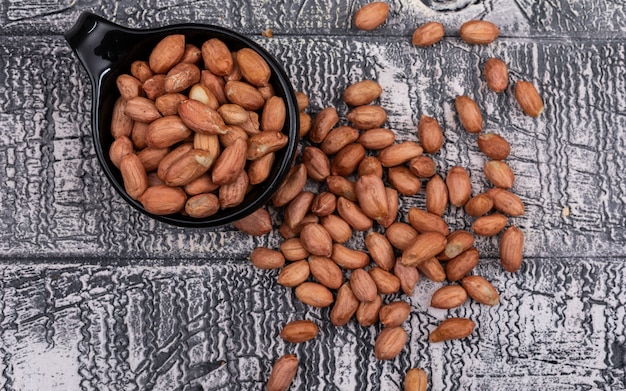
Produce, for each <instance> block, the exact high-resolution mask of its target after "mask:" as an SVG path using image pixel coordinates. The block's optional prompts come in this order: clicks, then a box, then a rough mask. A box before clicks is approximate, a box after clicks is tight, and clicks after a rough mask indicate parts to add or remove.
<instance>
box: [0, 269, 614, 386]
mask: <svg viewBox="0 0 626 391" xmlns="http://www.w3.org/2000/svg"><path fill="white" fill-rule="evenodd" d="M479 272H480V273H481V274H482V275H483V276H485V277H486V278H487V279H489V280H490V281H491V282H492V283H493V284H494V286H495V287H496V289H498V290H499V291H500V292H501V300H502V304H501V305H500V306H497V307H487V306H483V305H479V304H477V303H470V302H468V303H466V304H465V305H463V306H462V307H460V308H458V309H455V310H451V311H445V310H438V309H433V308H431V307H429V300H430V296H431V295H432V293H433V292H434V291H435V290H436V289H437V288H438V287H439V286H440V284H436V283H432V282H429V281H427V280H422V281H420V282H419V283H418V285H417V289H416V291H415V293H414V294H413V296H412V297H410V298H406V297H404V298H401V299H402V300H408V301H409V303H410V304H411V307H412V313H411V316H410V319H409V321H408V322H407V323H406V324H405V328H406V329H407V331H409V333H410V336H411V337H410V343H409V345H408V347H407V348H405V350H404V352H403V353H402V355H401V356H400V357H399V358H398V359H397V360H394V361H390V362H384V363H380V362H376V361H375V360H374V359H373V357H374V355H373V341H374V339H375V336H376V334H377V332H378V329H377V328H376V327H373V326H372V327H368V328H362V327H360V326H358V325H355V323H354V322H351V323H350V324H348V326H345V327H341V328H335V327H334V326H330V322H329V319H328V316H329V311H328V309H323V310H319V309H311V308H310V307H307V306H304V305H302V304H301V303H299V302H297V300H295V297H294V296H293V294H292V293H291V292H290V290H288V289H287V288H284V287H281V286H279V285H277V284H276V282H275V277H276V272H271V271H270V272H259V271H258V270H256V269H254V268H253V267H252V265H251V264H250V263H249V262H248V261H247V260H234V261H230V262H223V263H221V264H219V265H211V266H200V267H158V268H153V267H148V268H145V267H126V268H123V269H119V268H112V267H99V266H95V267H91V266H88V267H87V266H82V267H80V268H76V267H72V266H53V265H46V266H32V267H23V266H22V267H18V266H6V265H5V266H3V268H2V275H3V278H2V281H3V283H2V287H1V290H0V295H1V296H0V297H2V302H3V303H4V308H3V309H2V312H1V314H2V317H1V318H0V325H1V326H2V334H1V335H0V337H1V338H2V341H3V342H4V344H3V351H2V354H3V357H4V361H3V368H2V369H3V370H2V372H1V376H0V386H2V387H3V389H16V390H19V389H50V390H52V389H79V388H82V389H98V390H108V389H111V390H113V389H120V388H122V389H141V390H145V389H154V390H174V389H176V390H186V389H191V387H192V386H194V385H202V386H203V387H204V389H205V390H217V389H229V390H232V389H250V390H251V389H254V390H257V389H259V390H260V389H262V388H263V384H264V381H265V379H266V377H267V375H268V374H269V370H270V368H271V364H272V362H273V360H274V359H275V358H276V357H278V356H280V355H281V354H283V353H284V352H290V353H294V354H296V355H298V357H299V358H300V363H301V364H300V367H299V371H298V374H297V377H296V380H295V382H294V388H293V389H309V390H310V389H325V390H347V389H355V390H356V389H358V390H394V389H398V388H399V385H400V384H402V379H403V375H404V373H405V372H406V370H408V369H409V368H410V367H413V366H419V367H423V368H426V369H427V372H428V373H429V377H430V379H431V384H432V386H433V389H460V390H475V389H485V388H487V389H507V388H509V387H511V386H512V385H513V384H517V385H518V386H520V387H522V389H546V390H564V389H565V390H568V389H572V390H573V389H580V387H588V388H590V389H596V388H600V389H609V388H610V389H623V388H624V375H625V374H624V369H623V367H622V366H621V364H620V363H621V361H622V360H623V346H622V342H621V341H620V339H619V338H620V337H619V336H620V335H621V334H622V332H623V331H624V324H625V323H624V322H625V320H626V319H625V318H624V311H622V310H621V308H622V307H623V305H624V299H623V298H624V289H623V284H624V282H625V281H624V279H625V278H626V275H625V273H624V271H623V267H622V262H621V260H620V259H606V260H603V261H596V260H584V261H568V260H553V259H543V258H540V259H534V260H531V261H528V262H526V263H525V265H524V267H523V268H522V270H521V272H520V273H517V274H514V275H509V274H505V273H503V272H502V270H501V268H500V266H499V265H498V264H497V262H496V261H494V260H491V259H483V260H481V264H480V265H479ZM566 272H567V273H566ZM608 298H610V299H608ZM394 299H396V297H394V296H389V297H388V298H387V299H386V300H387V301H392V300H394ZM448 316H466V317H470V318H472V319H473V320H475V322H476V324H477V327H476V331H475V332H474V333H473V334H472V336H470V337H469V338H468V339H465V340H462V341H454V342H444V343H437V344H428V343H425V341H426V337H427V335H428V333H429V332H430V331H431V330H432V329H434V327H435V326H436V324H437V323H438V322H439V321H441V320H443V319H445V318H446V317H448ZM300 318H306V319H310V320H312V321H314V322H316V323H318V324H319V325H320V326H321V327H320V335H319V336H318V338H316V339H314V340H312V341H309V342H307V343H305V344H300V345H292V344H289V343H286V342H284V341H282V340H281V339H280V338H279V337H278V333H279V331H280V330H281V328H282V326H283V325H284V324H286V323H287V322H289V321H291V320H295V319H300ZM260 331H264V332H260ZM18 341H29V345H27V346H25V345H23V344H20V343H19V342H18ZM33 351H36V352H38V355H37V356H33V355H32V352H33ZM52 358H56V360H52ZM55 362H56V364H55ZM66 366H67V367H66ZM70 368H71V369H73V370H72V371H70V370H69V369H70ZM57 374H61V375H62V377H61V378H57V380H56V381H57V382H58V383H56V385H55V384H54V383H50V379H51V377H52V376H54V375H57ZM235 385H236V386H235Z"/></svg>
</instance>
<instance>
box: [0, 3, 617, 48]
mask: <svg viewBox="0 0 626 391" xmlns="http://www.w3.org/2000/svg"><path fill="white" fill-rule="evenodd" d="M367 3H369V1H361V0H360V1H348V0H333V1H324V0H298V1H262V0H254V1H242V0H235V1H217V0H201V1H185V0H171V1H161V0H141V1H112V2H106V3H102V2H97V1H93V0H77V1H73V2H70V1H58V2H54V1H44V2H42V1H34V0H4V1H3V9H2V12H1V14H0V31H2V32H3V34H5V35H14V34H15V35H31V34H54V35H57V34H62V33H63V32H65V31H67V30H68V29H69V28H71V27H72V25H73V24H74V22H75V21H76V20H77V19H78V17H79V16H80V13H81V12H82V11H91V12H95V13H97V14H99V15H102V16H104V17H106V18H108V19H110V20H112V21H114V22H116V23H119V24H122V25H125V26H130V27H137V28H148V27H156V26H162V25H165V24H172V23H188V22H193V23H209V24H217V25H220V26H224V27H230V28H233V29H235V30H238V31H241V32H244V33H247V34H253V35H258V34H260V33H261V32H262V31H263V30H265V29H268V28H271V29H272V30H273V31H274V32H275V33H277V34H289V35H297V36H300V35H302V34H313V35H327V34H349V35H351V36H354V35H357V36H371V35H386V36H403V37H405V38H406V39H408V38H409V37H410V36H411V34H412V33H413V30H415V28H416V27H417V26H419V25H421V24H423V23H425V22H428V21H432V20H436V21H439V22H441V23H443V24H444V25H445V26H446V34H447V35H449V36H458V30H459V28H460V26H461V25H462V24H463V22H465V21H467V20H471V19H485V20H489V21H492V22H495V23H497V24H498V25H499V26H500V30H501V34H502V36H505V37H524V38H526V37H537V38H540V37H580V38H594V39H597V38H609V39H611V38H623V37H624V36H625V35H626V22H625V20H626V6H625V5H624V4H623V3H621V2H615V1H597V0H594V1H584V2H580V1H578V2H571V1H565V0H557V1H539V2H537V1H532V0H479V1H470V0H395V1H389V2H388V3H389V4H390V12H389V17H388V19H387V22H386V23H385V25H383V26H382V27H380V28H379V29H377V30H376V31H375V32H373V33H372V32H359V31H357V30H356V29H354V27H353V24H352V19H353V15H354V12H355V11H356V10H357V9H358V8H359V7H360V6H362V5H364V4H367Z"/></svg>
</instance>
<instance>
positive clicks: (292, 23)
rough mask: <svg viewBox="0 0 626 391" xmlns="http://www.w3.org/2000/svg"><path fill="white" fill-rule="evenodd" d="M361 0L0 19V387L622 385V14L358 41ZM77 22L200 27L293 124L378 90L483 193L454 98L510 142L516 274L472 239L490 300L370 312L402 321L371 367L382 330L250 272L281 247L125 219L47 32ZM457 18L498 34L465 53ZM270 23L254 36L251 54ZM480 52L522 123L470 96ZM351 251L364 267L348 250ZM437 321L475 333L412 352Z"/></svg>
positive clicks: (391, 28)
mask: <svg viewBox="0 0 626 391" xmlns="http://www.w3.org/2000/svg"><path fill="white" fill-rule="evenodd" d="M365 3H366V2H364V1H356V2H354V1H334V2H330V3H329V2H324V1H319V0H307V1H297V2H288V1H286V2H285V1H283V2H267V1H259V0H256V1H250V2H246V1H240V0H237V1H233V2H217V1H214V0H203V1H180V0H171V1H170V0H168V1H165V0H157V1H155V0H142V1H139V2H129V1H122V2H119V1H117V2H96V1H91V0H78V1H75V2H70V1H58V2H52V1H43V2H42V1H39V2H34V1H32V0H5V1H3V2H2V3H0V36H2V38H3V39H2V40H0V178H2V180H0V254H1V255H0V389H6V390H30V389H45V390H68V389H70V390H74V389H81V390H109V389H110V390H119V389H124V390H146V389H153V390H184V391H187V390H197V389H198V388H197V387H198V386H201V387H202V388H203V389H204V390H224V389H228V390H231V389H237V390H239V389H241V390H261V389H264V383H265V380H266V379H267V376H268V375H269V372H270V369H271V365H272V363H273V361H274V360H275V359H276V358H277V357H279V356H280V355H282V354H285V353H295V354H297V355H298V356H299V357H300V362H301V364H300V368H299V371H298V374H297V376H296V379H295V381H294V386H293V387H292V389H298V390H322V389H323V390H353V389H354V390H385V391H386V390H399V389H402V380H403V377H404V373H405V372H406V370H407V369H408V368H410V367H414V366H418V367H422V368H424V369H425V370H426V371H427V372H428V375H429V378H430V381H431V385H432V388H433V389H446V390H453V389H454V390H478V389H489V390H499V389H524V390H533V389H541V390H575V389H576V390H577V389H611V390H621V389H626V383H625V380H624V379H626V374H625V373H624V365H623V357H624V338H623V335H624V332H625V326H626V320H625V314H624V310H623V308H624V304H625V302H626V293H625V292H624V288H623V286H624V284H625V280H626V268H625V267H624V260H625V258H624V253H625V250H626V228H625V227H626V180H625V178H626V177H625V176H624V173H623V171H624V167H626V154H625V153H624V150H625V147H626V133H625V132H624V131H623V129H624V128H625V127H626V122H625V121H624V115H623V114H624V113H625V112H626V107H625V106H626V96H625V94H626V87H625V81H624V77H623V76H624V72H625V69H626V59H625V54H624V53H625V48H624V43H623V42H622V41H623V39H622V38H624V36H625V32H626V25H625V20H626V18H624V13H625V5H624V4H621V3H620V2H600V1H591V0H590V1H581V2H567V1H561V0H556V1H551V2H533V1H528V0H485V1H467V0H453V1H443V0H421V1H404V0H398V1H394V2H390V4H391V9H392V10H391V13H390V17H389V19H388V21H387V23H386V24H385V25H384V26H382V27H381V28H380V29H378V30H377V31H375V32H371V33H368V32H359V31H356V30H355V29H353V27H352V25H351V16H352V14H353V13H354V11H355V10H356V9H357V8H358V7H359V6H360V5H362V4H365ZM83 11H93V12H96V13H98V14H100V15H103V16H105V17H107V18H109V19H111V20H112V21H114V22H117V23H120V24H122V25H126V26H131V27H137V28H147V27H156V26H161V25H165V24H170V23H183V22H202V23H212V24H218V25H222V26H226V27H231V28H233V29H236V30H238V31H241V32H244V33H246V34H248V35H250V36H251V37H253V38H254V39H256V40H257V41H258V42H259V43H260V44H261V45H263V46H264V47H266V48H267V49H268V50H269V51H270V52H271V53H273V54H274V55H275V56H276V57H277V58H278V59H279V61H281V62H282V63H283V64H284V65H285V68H286V70H287V73H288V74H289V75H290V78H291V80H292V82H293V84H294V86H295V87H296V89H298V90H302V91H305V92H307V93H308V94H309V95H310V97H311V107H310V109H309V112H310V113H311V114H314V113H316V112H317V111H319V110H320V109H321V108H323V107H325V106H326V105H333V106H335V107H337V109H338V110H339V112H340V115H341V116H342V122H344V121H345V119H344V118H345V114H346V113H347V107H346V106H345V105H344V104H343V103H342V102H341V94H342V92H343V89H344V88H345V86H346V85H348V84H349V83H352V82H355V81H358V80H361V79H363V78H375V79H377V80H378V81H379V82H380V83H381V84H382V86H383V88H384V93H383V96H382V98H381V100H380V103H381V104H382V105H383V106H384V107H385V108H386V109H387V110H388V114H389V122H388V125H389V127H391V128H392V129H394V130H395V131H396V132H397V136H398V138H399V139H402V140H415V139H416V138H415V125H416V123H417V120H418V119H419V117H420V116H421V114H429V115H432V116H435V117H436V118H438V119H439V121H440V122H441V123H442V125H443V127H444V131H445V136H446V140H447V141H446V145H445V149H444V150H443V151H442V152H440V153H439V154H438V155H437V156H436V157H435V159H436V160H437V162H438V164H439V166H440V167H441V169H442V171H445V170H447V169H448V168H449V167H451V166H453V165H455V164H461V165H464V166H467V167H469V169H470V172H471V175H472V186H473V191H474V192H479V191H482V190H483V189H484V188H485V187H486V186H487V185H488V183H487V182H486V179H485V178H484V177H483V175H482V174H481V167H482V165H483V163H484V157H483V156H482V155H481V154H480V152H479V151H478V149H477V147H476V143H475V137H473V136H470V135H468V134H466V133H465V132H464V131H463V130H462V129H461V128H460V125H459V123H458V119H457V117H456V114H455V110H454V105H453V99H454V97H455V96H457V95H458V94H469V95H471V96H473V97H474V98H475V99H476V100H477V101H478V102H479V104H480V106H481V109H482V110H483V113H484V115H485V118H486V120H487V121H486V129H487V130H489V131H494V132H498V133H500V134H502V135H504V136H505V137H506V138H507V139H508V140H509V141H510V142H511V144H512V147H513V149H512V154H511V157H510V158H509V160H508V161H509V162H510V164H511V166H512V167H513V168H514V169H515V172H516V174H517V182H516V185H515V188H514V191H515V192H516V193H517V194H519V195H520V196H521V197H522V199H523V200H524V202H525V204H526V206H527V213H526V215H525V216H523V217H521V218H516V219H513V221H514V222H515V223H516V224H518V225H520V226H521V227H522V228H523V230H524V232H525V233H526V235H527V244H526V247H525V261H524V264H523V266H522V269H521V270H520V272H519V273H516V274H510V273H506V272H504V271H503V270H502V268H501V267H500V265H499V263H498V261H497V259H495V257H496V256H497V240H496V239H481V240H479V241H478V243H477V246H478V247H479V248H480V249H481V254H482V259H481V263H480V265H479V267H478V269H477V270H476V273H479V274H481V275H483V276H485V277H486V278H487V279H488V280H490V281H492V282H493V284H494V286H495V287H496V288H497V289H498V291H499V292H500V294H501V304H500V305H499V306H497V307H494V308H487V307H485V306H482V305H478V304H476V303H473V302H467V303H465V304H464V305H463V306H462V307H461V308H458V309H455V310H450V311H442V310H434V309H432V308H430V307H429V305H428V304H429V300H430V296H431V295H432V293H433V292H434V291H435V290H436V289H437V288H438V287H439V286H440V284H435V283H432V282H429V281H427V280H425V279H422V280H421V281H420V282H419V283H418V286H417V288H416V292H415V294H414V295H413V296H412V297H411V298H407V297H405V296H403V295H397V296H389V297H387V298H386V300H387V301H391V300H395V299H400V300H408V301H409V302H410V304H411V306H412V313H411V317H410V320H409V321H408V322H407V323H405V325H404V326H405V328H406V329H407V331H408V332H409V335H410V337H409V343H408V345H407V347H406V348H405V350H404V351H403V353H402V354H401V355H400V356H399V357H398V358H397V359H396V360H394V361H391V362H385V363H380V362H377V361H376V360H375V359H374V355H373V343H374V340H375V337H376V335H377V333H378V331H379V329H378V327H369V328H362V327H360V326H357V325H356V324H355V323H354V322H352V323H351V324H349V325H348V326H347V327H342V328H335V327H333V326H331V325H330V322H329V320H328V316H329V310H328V309H325V310H315V309H311V308H310V307H307V306H304V305H302V304H301V303H299V302H298V301H297V300H296V299H295V297H294V295H293V292H292V291H291V290H288V289H286V288H283V287H281V286H280V285H278V284H277V283H276V282H275V278H276V275H277V272H276V271H259V270H257V269H254V268H253V267H252V266H251V265H250V264H249V261H248V260H247V256H248V254H249V253H250V251H251V250H252V249H253V248H255V247H257V246H261V245H263V246H270V247H275V246H277V245H278V244H279V243H280V236H279V235H278V233H277V232H273V233H271V234H270V235H267V236H265V237H261V238H249V237H248V236H246V235H244V234H241V233H239V232H237V231H235V230H233V229H232V228H231V227H223V228H220V229H217V230H213V231H210V230H186V229H179V228H172V227H168V226H165V225H163V224H161V223H156V222H154V221H151V220H150V219H147V218H144V217H143V216H141V215H140V214H138V213H137V212H134V210H132V209H131V208H130V207H128V206H127V205H125V204H124V202H123V201H122V199H121V198H120V197H119V196H117V194H116V193H115V192H114V190H113V189H112V188H111V186H110V185H109V184H108V183H107V181H106V179H105V177H104V175H103V173H102V171H101V169H100V167H99V164H98V162H97V160H96V157H95V154H94V149H93V145H92V143H93V140H92V138H91V134H90V129H89V128H90V119H91V116H90V105H91V98H90V96H91V87H90V85H89V82H88V79H87V75H86V73H85V72H84V71H83V70H82V68H81V67H80V65H79V63H78V61H77V59H76V58H75V56H74V55H73V54H72V53H71V50H70V49H69V48H68V47H67V45H66V43H65V41H64V39H63V38H62V36H61V34H62V33H63V32H65V31H67V30H68V29H69V28H70V27H71V26H72V25H73V24H74V23H75V21H76V20H77V19H78V17H79V15H80V14H81V12H83ZM473 18H483V19H486V20H491V21H494V22H496V23H497V24H498V25H499V26H500V28H501V38H500V39H499V40H498V41H497V42H496V43H494V44H492V45H489V46H487V47H469V46H467V45H465V44H463V43H462V42H461V41H460V40H459V39H458V38H457V31H458V28H459V26H460V25H461V23H462V22H464V21H465V20H468V19H473ZM428 20H439V21H441V22H443V23H444V25H445V26H446V38H445V39H444V41H443V42H442V43H441V44H439V45H437V46H435V47H433V48H429V49H417V48H414V47H412V46H411V45H410V35H411V33H412V31H413V28H414V27H415V26H417V25H419V24H421V23H423V22H425V21H428ZM267 28H271V29H273V31H274V33H275V36H274V38H273V39H266V38H262V37H260V32H261V31H263V30H265V29H267ZM490 56H497V57H501V58H503V59H504V60H505V61H506V62H507V63H508V64H509V65H510V69H511V75H512V80H518V79H528V80H530V81H533V82H534V83H535V84H536V85H537V86H538V88H539V91H540V93H541V94H542V96H543V97H544V100H545V103H546V111H545V113H544V114H543V115H542V116H541V117H539V118H538V119H536V120H535V119H530V118H528V117H525V116H524V115H522V114H521V111H520V110H519V108H518V107H517V105H516V102H515V101H514V99H513V93H512V88H511V87H510V88H509V89H508V90H507V91H506V92H505V93H503V94H501V95H496V94H494V93H492V92H490V91H489V90H487V89H486V88H485V86H484V83H483V82H482V80H481V74H480V70H481V69H482V64H483V63H484V61H485V59H486V58H488V57H490ZM309 188H310V189H315V186H314V185H312V184H309ZM423 205H424V199H423V193H422V194H419V195H418V196H417V197H414V198H411V199H408V198H407V199H403V200H402V201H401V209H402V211H403V212H406V211H407V210H408V209H409V208H410V207H412V206H419V207H421V206H423ZM568 210H569V213H566V211H568ZM272 213H273V216H274V217H276V218H277V217H278V216H279V212H278V211H273V210H272ZM276 222H277V223H278V220H276ZM447 222H448V223H449V224H450V225H451V227H454V228H467V227H469V225H470V224H471V219H468V218H467V217H466V216H465V215H464V214H463V213H462V212H458V211H454V212H453V213H450V214H449V215H448V217H447ZM349 245H350V246H352V247H355V248H362V247H363V234H357V235H355V236H354V238H353V239H352V240H351V241H350V242H349ZM449 316H466V317H469V318H471V319H473V320H474V321H475V322H476V323H477V329H476V331H475V333H474V334H473V335H472V336H471V337H469V338H468V339H465V340H462V341H456V342H446V343H440V344H429V343H428V342H427V335H428V333H429V332H430V331H431V330H432V329H434V327H435V326H436V324H437V323H438V322H439V321H441V320H443V319H445V318H446V317H449ZM298 318H307V319H311V320H314V321H315V322H316V323H318V324H319V325H320V335H319V336H318V338H316V339H314V340H312V341H310V342H307V343H306V344H302V345H290V344H287V343H285V342H283V341H282V340H281V339H280V338H279V336H278V334H279V332H280V330H281V328H282V326H283V325H284V324H285V323H286V322H288V321H290V320H294V319H298Z"/></svg>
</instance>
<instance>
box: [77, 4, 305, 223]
mask: <svg viewBox="0 0 626 391" xmlns="http://www.w3.org/2000/svg"><path fill="white" fill-rule="evenodd" d="M65 37H66V39H67V41H68V42H69V44H70V46H71V47H72V48H73V49H74V51H75V53H76V54H77V55H78V57H79V59H80V61H81V63H82V64H83V66H84V67H85V69H86V70H87V73H88V74H89V77H90V79H91V82H92V86H93V98H92V121H91V122H92V132H93V138H94V146H95V150H96V155H97V157H98V160H99V162H100V164H101V166H102V168H103V170H104V173H105V175H106V177H107V178H108V179H109V181H110V182H111V184H112V185H113V187H114V188H115V189H116V190H117V192H118V193H119V194H120V196H121V197H122V198H123V199H124V200H125V201H126V202H128V203H129V204H130V205H131V206H133V207H134V208H135V209H137V210H139V211H140V212H141V213H143V214H145V215H147V216H149V217H151V218H154V219H156V220H159V221H162V222H165V223H168V224H171V225H175V226H182V227H217V226H221V225H225V224H229V223H232V222H235V221H237V220H240V219H242V218H244V217H246V216H248V215H250V214H251V213H253V212H255V211H256V210H258V209H259V208H261V207H262V206H263V205H265V204H266V203H267V202H268V201H269V200H270V199H271V197H272V196H273V195H274V193H275V192H276V191H277V190H278V188H279V187H280V185H281V183H282V182H283V180H284V179H285V177H286V176H287V174H288V172H289V170H290V168H291V167H292V165H293V159H294V156H295V152H296V149H297V145H298V141H299V136H298V129H299V122H298V121H299V114H298V106H297V102H296V98H295V95H294V92H293V88H292V86H291V84H290V82H289V79H288V77H287V76H286V74H285V72H284V71H283V69H282V67H281V66H280V65H279V63H278V62H277V61H276V60H275V59H274V58H273V57H272V56H271V55H270V54H269V53H267V51H265V50H264V49H263V48H262V47H260V46H259V45H258V44H256V43H255V42H253V41H252V40H250V39H248V38H246V37H244V36H242V35H240V34H238V33H235V32H233V31H230V30H227V29H224V28H221V27H217V26H211V25H203V24H180V25H172V26H166V27H161V28H156V29H147V30H136V29H129V28H125V27H122V26H118V25H116V24H113V23H111V22H109V21H107V20H105V19H103V18H101V17H99V16H97V15H94V14H91V13H84V14H83V15H81V17H80V19H79V20H78V22H77V23H76V25H75V26H74V27H73V28H72V29H71V30H70V31H68V32H67V33H66V34H65Z"/></svg>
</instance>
